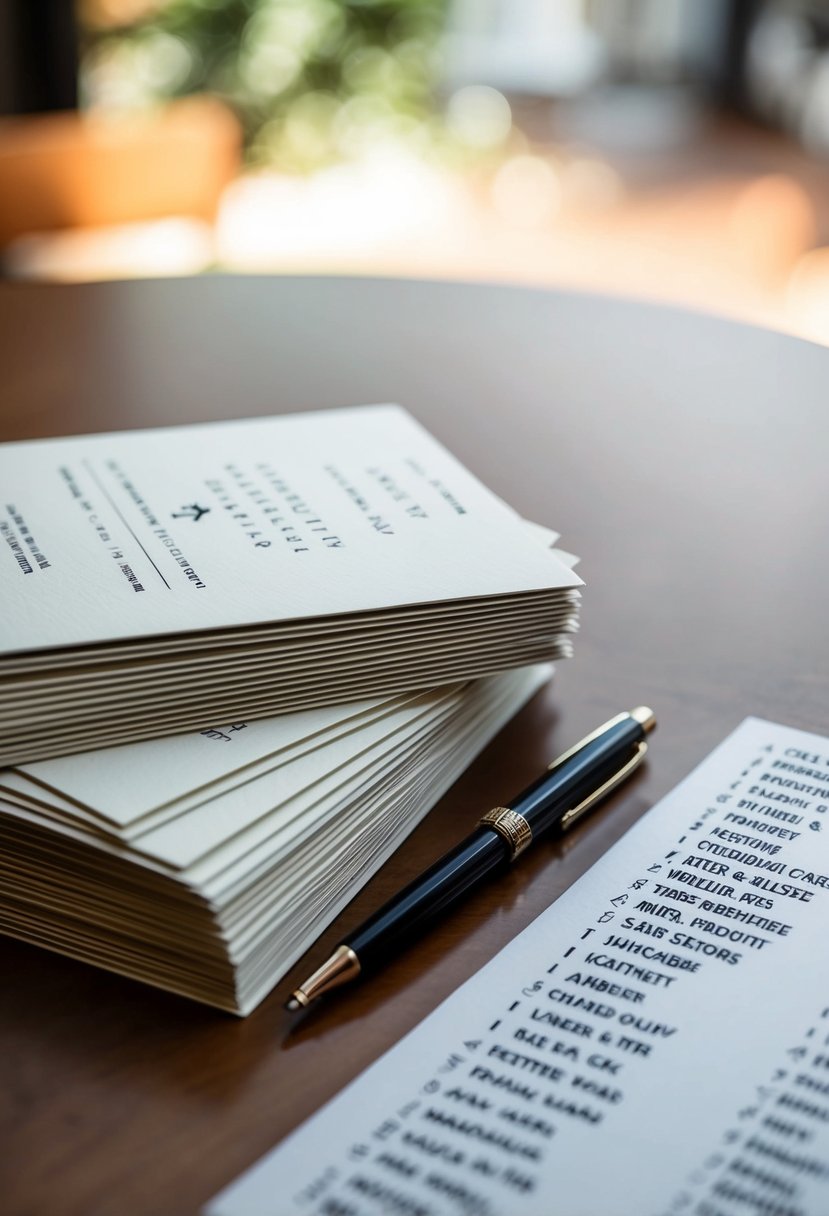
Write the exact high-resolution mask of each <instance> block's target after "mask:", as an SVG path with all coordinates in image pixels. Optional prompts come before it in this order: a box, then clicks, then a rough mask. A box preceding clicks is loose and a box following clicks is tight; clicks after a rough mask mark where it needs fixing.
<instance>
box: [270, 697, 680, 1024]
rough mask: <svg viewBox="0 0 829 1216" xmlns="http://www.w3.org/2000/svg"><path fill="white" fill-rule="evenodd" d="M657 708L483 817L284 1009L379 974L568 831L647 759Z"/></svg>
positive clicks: (621, 718) (575, 752) (635, 715)
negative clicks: (502, 874) (534, 850)
mask: <svg viewBox="0 0 829 1216" xmlns="http://www.w3.org/2000/svg"><path fill="white" fill-rule="evenodd" d="M655 726H656V718H655V717H654V715H653V711H652V710H650V709H648V708H647V706H644V705H642V706H639V707H638V708H637V709H632V710H631V711H630V713H621V714H617V716H616V717H615V718H611V719H610V721H609V722H605V724H604V725H603V726H600V727H599V728H598V729H597V730H594V731H593V732H592V733H591V734H589V735H588V736H587V738H585V739H582V740H581V742H580V743H577V744H576V745H575V747H571V748H570V749H569V751H566V752H565V753H564V754H563V755H562V756H559V758H558V759H557V760H554V761H553V763H552V764H551V765H550V766H549V767H548V768H547V769H546V771H545V772H544V773H543V774H542V775H541V776H540V777H539V778H538V779H537V780H536V781H534V782H533V783H532V785H530V786H528V787H527V789H525V790H523V791H522V793H520V794H519V795H518V796H517V797H516V798H513V799H512V801H511V805H510V806H508V807H504V806H497V807H494V808H493V809H492V810H491V811H487V813H486V814H485V815H484V816H483V818H482V819H481V820H480V821H479V823H478V826H477V827H476V829H475V831H474V832H472V833H471V835H469V836H467V837H466V839H465V840H463V841H461V843H460V844H459V845H457V847H456V848H454V849H452V850H451V852H449V853H447V854H446V855H445V856H444V857H442V858H441V859H440V861H438V862H436V863H435V864H434V865H433V866H431V867H430V869H428V870H426V871H425V873H423V874H421V875H420V877H419V878H416V879H415V880H414V882H412V883H410V884H409V886H407V887H405V888H404V889H403V890H402V891H401V892H399V894H397V895H395V896H394V898H393V899H391V900H389V902H388V903H386V904H384V906H383V907H382V908H381V909H380V910H379V912H376V913H375V914H374V916H372V917H371V918H370V919H369V920H367V921H365V922H364V923H363V924H362V925H361V926H360V927H359V928H358V929H356V930H355V931H354V933H352V934H351V936H350V937H349V940H348V942H344V943H343V944H342V945H340V946H338V947H337V949H336V950H335V951H334V953H333V954H332V955H331V957H330V958H329V959H328V960H327V962H325V963H323V965H322V966H321V967H320V968H319V969H318V970H317V971H315V972H314V973H313V975H310V976H309V977H308V979H307V980H305V981H304V982H303V983H302V984H300V986H299V987H298V988H297V989H296V991H295V992H294V993H293V994H292V996H291V998H290V1000H288V1001H287V1002H286V1005H285V1008H286V1009H289V1010H291V1011H295V1010H297V1009H304V1008H306V1007H307V1006H308V1005H310V1004H311V1002H312V1001H315V1000H316V999H317V998H318V997H320V996H322V995H323V993H325V992H330V991H331V989H332V988H338V987H340V985H342V984H347V983H348V982H349V981H350V980H354V979H356V978H357V976H358V975H365V974H367V973H369V972H371V971H376V970H378V968H380V967H381V966H382V965H383V964H384V963H385V962H387V961H389V960H390V959H392V958H394V957H395V955H396V954H397V952H398V950H399V949H400V947H402V946H403V945H405V944H406V943H407V942H409V941H410V940H412V939H413V938H416V937H418V936H419V935H420V934H421V932H422V931H423V929H424V928H425V927H426V926H427V925H428V924H429V922H430V921H432V920H434V919H435V918H436V917H437V916H439V915H440V914H441V913H442V912H445V911H446V910H447V909H448V908H450V907H451V906H452V905H453V904H454V903H456V902H457V901H458V900H459V899H461V898H462V897H463V896H464V895H466V893H467V892H468V891H470V890H472V889H473V888H474V887H476V886H477V885H478V884H479V883H480V882H482V881H483V880H484V879H485V878H487V877H488V876H489V875H490V874H492V873H494V872H495V871H497V870H501V869H503V868H504V867H505V866H506V865H509V864H510V863H512V862H513V861H515V859H516V858H517V857H519V856H520V855H521V853H523V852H524V850H525V849H527V848H529V846H530V845H531V844H532V843H533V841H535V840H537V839H538V838H539V836H542V835H543V834H544V833H545V832H548V831H550V830H551V829H552V828H556V829H557V830H558V831H559V832H566V831H567V830H568V829H569V828H571V827H572V826H573V824H574V823H575V822H576V820H578V819H579V818H581V816H582V815H583V814H584V813H585V812H586V811H589V810H590V809H591V807H594V806H595V805H596V804H597V803H598V802H599V801H600V800H601V799H602V798H604V797H605V796H606V795H607V794H609V793H610V791H611V790H612V789H614V788H615V787H616V786H617V785H618V784H619V783H620V782H621V781H624V779H625V778H626V777H627V776H628V775H629V774H630V773H632V772H633V770H634V769H635V768H636V767H637V765H639V764H640V763H641V762H642V760H643V759H644V756H645V752H646V751H647V750H648V745H647V743H646V742H645V736H646V735H647V734H648V733H649V732H650V731H652V730H653V729H654V727H655Z"/></svg>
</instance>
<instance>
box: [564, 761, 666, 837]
mask: <svg viewBox="0 0 829 1216" xmlns="http://www.w3.org/2000/svg"><path fill="white" fill-rule="evenodd" d="M635 746H636V752H635V754H634V755H633V756H631V758H630V760H628V761H627V762H626V763H625V764H623V765H622V767H621V768H620V769H619V771H618V773H614V774H613V776H612V777H609V778H608V779H607V781H605V783H604V785H600V786H599V788H598V789H597V790H594V791H593V793H592V794H590V796H589V797H587V798H585V800H584V802H580V803H579V804H578V806H574V807H573V808H572V810H569V811H568V812H567V813H566V815H563V816H562V818H561V822H560V826H561V828H562V829H565V828H569V827H570V825H571V824H572V823H573V822H575V820H576V819H578V817H579V816H580V815H583V814H584V812H585V811H589V810H590V807H591V806H594V805H595V803H597V802H598V801H599V799H600V798H604V797H605V796H606V795H607V794H609V793H610V791H611V790H614V789H615V788H616V786H617V785H621V783H622V782H623V781H624V780H625V778H626V777H627V776H628V775H629V774H630V773H632V772H633V770H634V769H635V768H637V767H638V766H639V765H640V764H641V763H642V761H643V760H644V759H645V753H646V752H647V750H648V745H647V743H645V741H644V739H643V740H641V741H640V742H639V743H637V744H636V745H635Z"/></svg>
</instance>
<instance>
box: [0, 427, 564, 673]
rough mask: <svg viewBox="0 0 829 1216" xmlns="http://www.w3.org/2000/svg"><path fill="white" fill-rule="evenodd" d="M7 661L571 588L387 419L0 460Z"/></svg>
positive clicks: (83, 440) (79, 442)
mask: <svg viewBox="0 0 829 1216" xmlns="http://www.w3.org/2000/svg"><path fill="white" fill-rule="evenodd" d="M0 477H2V481H3V486H4V499H3V507H2V511H0V562H1V563H2V566H0V569H2V580H3V584H4V586H5V606H4V610H3V615H4V630H3V652H4V653H6V654H14V653H15V652H25V651H32V650H39V649H44V648H48V647H71V646H78V645H84V644H89V643H93V642H104V641H112V640H115V639H119V638H120V639H129V638H146V637H149V636H155V635H158V634H173V633H186V632H188V631H191V630H209V629H227V628H234V627H239V626H242V625H246V624H255V623H258V622H272V621H291V620H297V619H303V618H309V617H324V616H329V615H330V616H337V615H340V614H343V613H356V612H366V611H375V610H377V609H381V608H387V607H395V606H398V605H404V604H417V603H430V602H433V601H440V600H453V599H462V598H465V597H479V596H494V595H501V594H511V593H515V592H522V591H530V590H535V589H541V588H554V587H572V586H575V585H577V584H578V582H579V581H580V580H578V579H577V578H576V576H574V575H573V574H572V572H571V571H570V570H568V569H567V567H566V566H565V565H564V564H563V563H561V562H559V561H558V560H557V559H556V558H555V557H553V556H552V555H551V554H550V552H549V551H545V550H543V549H542V548H541V546H539V544H538V542H537V540H534V539H533V538H531V537H530V536H528V534H527V532H526V530H525V527H524V524H523V521H522V520H520V518H519V517H518V516H517V515H516V514H515V513H514V512H512V511H511V510H510V508H508V507H507V506H505V505H504V504H503V503H502V502H501V501H500V500H499V499H498V498H496V496H495V495H493V494H491V493H490V491H488V490H487V489H486V488H485V487H484V486H482V485H481V484H480V482H478V481H477V479H476V478H474V477H473V476H472V475H471V474H470V473H469V472H468V471H467V470H466V469H464V468H463V466H462V465H461V464H459V463H458V461H456V460H455V459H454V458H453V457H452V456H451V455H450V454H449V453H448V452H447V451H446V450H445V449H444V448H442V447H441V446H440V445H439V444H438V443H437V442H436V441H435V440H434V439H432V437H431V436H430V435H428V434H427V432H425V431H424V430H423V429H422V428H421V427H420V426H419V425H418V424H417V423H416V422H415V421H414V420H413V419H412V418H411V417H410V416H409V415H408V414H406V413H405V411H403V410H401V409H400V408H399V407H396V406H376V407H362V408H356V409H344V410H332V411H323V412H319V413H310V414H297V415H290V416H283V417H277V418H270V419H253V420H250V421H247V422H229V423H220V424H211V425H207V426H201V427H173V428H169V429H164V430H148V431H134V432H125V433H116V434H111V435H97V436H91V437H79V438H71V439H59V440H40V441H34V442H26V443H13V444H6V445H4V446H3V447H2V448H0Z"/></svg>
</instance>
